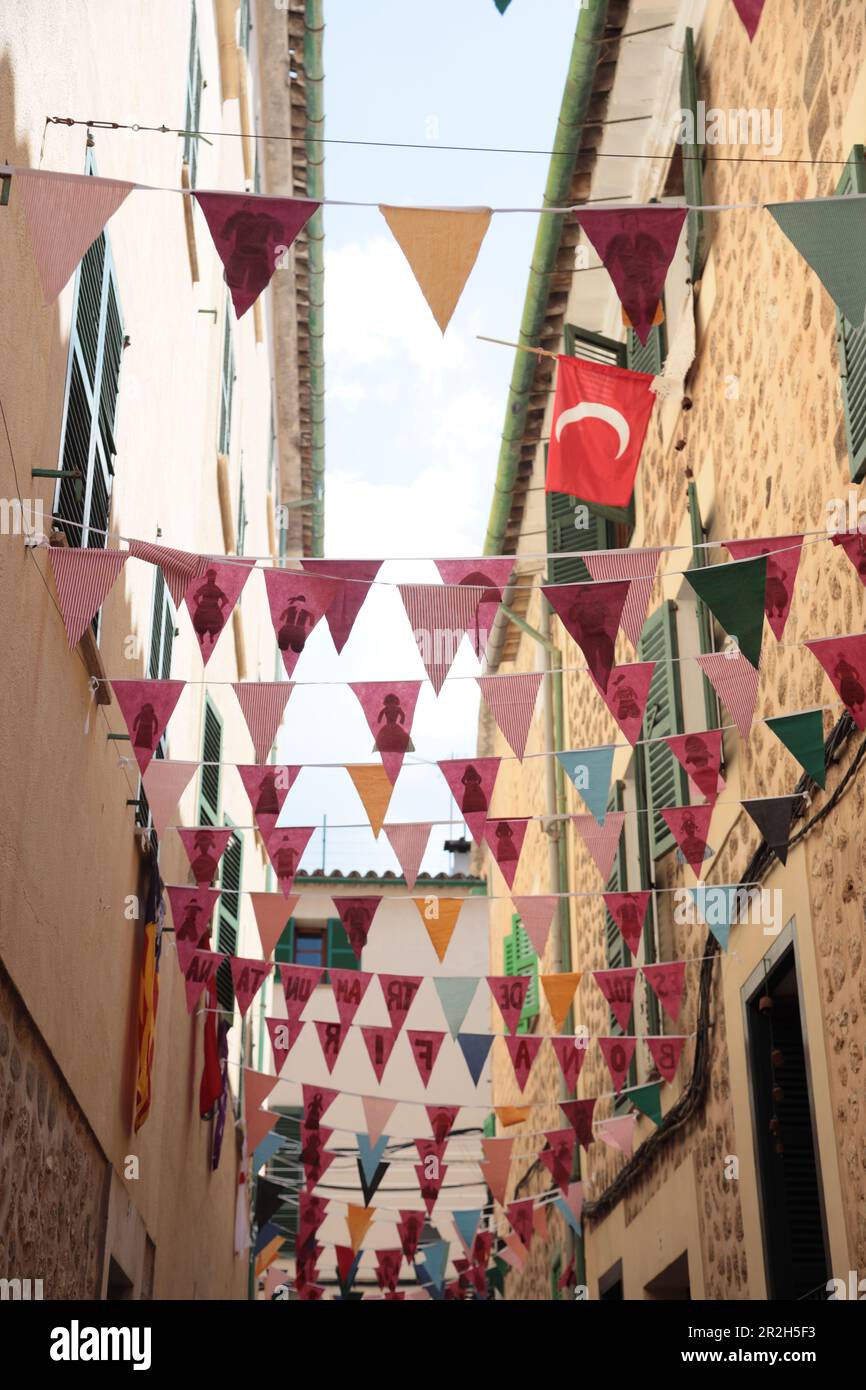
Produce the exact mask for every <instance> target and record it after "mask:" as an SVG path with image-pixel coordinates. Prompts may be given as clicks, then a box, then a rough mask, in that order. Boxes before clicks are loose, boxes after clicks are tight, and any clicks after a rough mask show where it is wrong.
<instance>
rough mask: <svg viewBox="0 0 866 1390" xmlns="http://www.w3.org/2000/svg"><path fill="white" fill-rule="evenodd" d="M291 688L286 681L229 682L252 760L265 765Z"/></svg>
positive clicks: (292, 688)
mask: <svg viewBox="0 0 866 1390" xmlns="http://www.w3.org/2000/svg"><path fill="white" fill-rule="evenodd" d="M294 688H295V687H294V686H293V685H292V684H291V682H290V681H233V682H232V690H233V691H234V692H235V694H236V695H237V697H238V704H239V705H240V707H241V711H242V713H243V716H244V719H245V720H246V721H247V728H248V729H249V731H250V738H251V739H252V741H253V748H254V749H255V754H256V761H257V762H260V763H263V762H266V761H267V759H268V756H269V754H270V751H271V749H272V747H273V745H274V739H275V738H276V736H277V730H278V729H279V727H280V725H281V723H282V721H283V715H284V713H285V710H286V706H287V704H288V702H289V699H290V697H291V694H292V691H293V690H294Z"/></svg>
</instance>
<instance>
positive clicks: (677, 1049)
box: [644, 1034, 686, 1082]
mask: <svg viewBox="0 0 866 1390" xmlns="http://www.w3.org/2000/svg"><path fill="white" fill-rule="evenodd" d="M685 1041H686V1040H685V1038H672V1037H668V1036H667V1035H666V1034H665V1035H662V1036H659V1037H657V1038H649V1037H645V1038H644V1042H645V1043H646V1045H647V1047H648V1048H649V1050H650V1055H651V1057H652V1059H653V1062H654V1063H655V1065H656V1069H657V1071H658V1072H659V1074H660V1075H661V1076H663V1077H664V1079H665V1081H668V1082H670V1081H673V1079H674V1077H675V1076H676V1074H677V1067H678V1066H679V1064H680V1057H681V1056H682V1054H683V1047H684V1046H685Z"/></svg>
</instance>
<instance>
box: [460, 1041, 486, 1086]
mask: <svg viewBox="0 0 866 1390" xmlns="http://www.w3.org/2000/svg"><path fill="white" fill-rule="evenodd" d="M457 1041H458V1043H459V1044H460V1051H461V1052H462V1053H463V1058H464V1061H465V1062H466V1066H467V1068H468V1071H469V1075H470V1076H471V1077H472V1084H473V1086H477V1085H478V1082H479V1081H480V1079H481V1073H482V1072H483V1070H484V1063H485V1062H486V1061H487V1058H488V1055H489V1053H490V1049H491V1047H492V1046H493V1034H492V1033H458V1034H457Z"/></svg>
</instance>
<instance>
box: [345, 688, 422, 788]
mask: <svg viewBox="0 0 866 1390" xmlns="http://www.w3.org/2000/svg"><path fill="white" fill-rule="evenodd" d="M349 689H350V690H353V691H354V692H355V694H356V695H357V697H358V700H359V701H360V704H361V709H362V710H363V711H364V718H365V719H366V720H367V723H368V725H369V727H370V732H371V734H372V735H373V739H374V747H375V749H376V752H377V753H378V754H379V755H380V757H381V759H382V766H383V767H384V769H385V771H386V773H387V774H388V781H389V782H390V783H391V785H392V786H393V785H394V783H395V782H396V780H397V775H398V773H399V771H400V768H401V767H402V766H403V758H404V757H405V755H406V752H407V751H408V750H409V748H410V747H411V740H410V738H409V735H410V733H411V730H412V720H413V719H414V717H415V704H416V702H417V700H418V693H419V691H420V689H421V682H420V681H353V682H352V683H351V684H350V686H349Z"/></svg>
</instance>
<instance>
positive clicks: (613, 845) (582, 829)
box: [572, 811, 625, 883]
mask: <svg viewBox="0 0 866 1390" xmlns="http://www.w3.org/2000/svg"><path fill="white" fill-rule="evenodd" d="M572 820H573V821H574V828H575V830H576V831H577V833H578V834H579V835H580V838H581V839H582V840H583V843H584V844H585V845H586V848H587V850H588V851H589V853H590V854H591V856H592V859H593V862H594V864H595V867H596V868H597V869H598V871H599V873H600V874H601V876H602V878H603V879H604V881H605V883H607V880H608V879H609V878H610V871H611V869H612V868H613V861H614V859H615V858H616V852H617V850H618V848H619V840H620V836H621V834H622V827H623V822H624V821H625V812H624V811H611V812H610V813H609V814H608V815H607V816H605V820H604V825H602V826H599V824H598V821H597V820H596V819H595V816H572Z"/></svg>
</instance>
